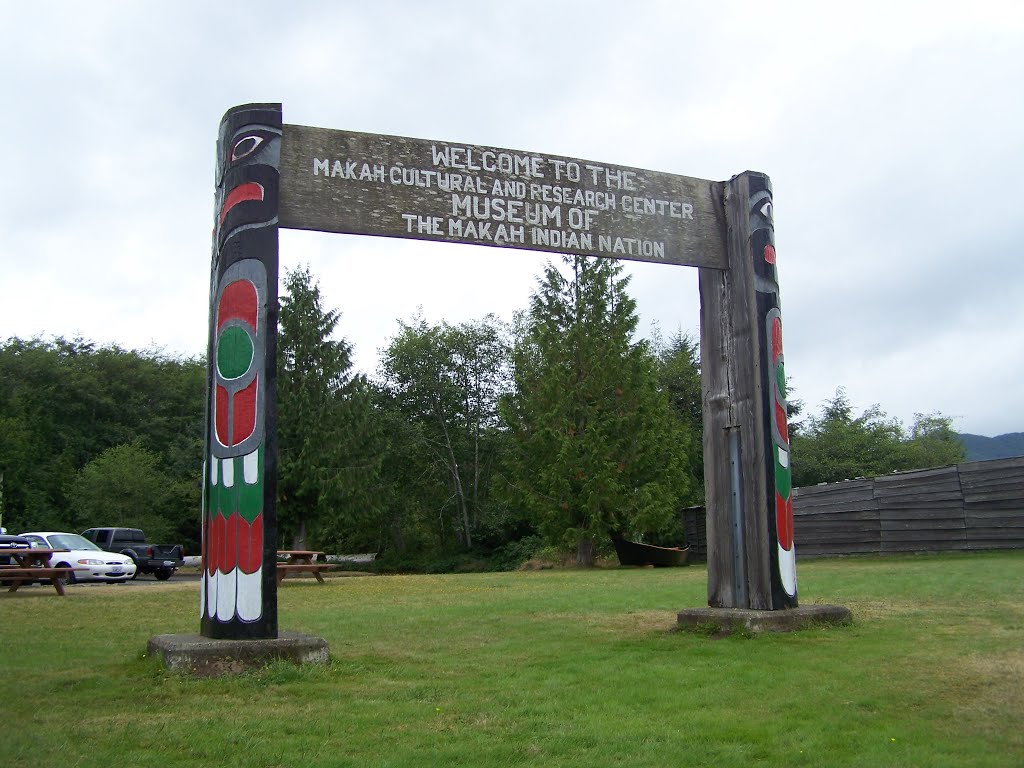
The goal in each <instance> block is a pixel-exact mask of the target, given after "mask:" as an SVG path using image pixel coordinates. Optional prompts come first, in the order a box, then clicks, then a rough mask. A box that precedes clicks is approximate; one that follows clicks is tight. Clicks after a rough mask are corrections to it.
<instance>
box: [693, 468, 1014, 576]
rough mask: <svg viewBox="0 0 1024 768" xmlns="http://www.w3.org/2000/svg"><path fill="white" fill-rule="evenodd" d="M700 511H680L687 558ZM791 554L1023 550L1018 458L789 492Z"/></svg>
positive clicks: (696, 538)
mask: <svg viewBox="0 0 1024 768" xmlns="http://www.w3.org/2000/svg"><path fill="white" fill-rule="evenodd" d="M703 515H704V510H703V508H701V507H693V508H691V509H687V510H684V511H683V523H684V526H685V529H686V534H687V540H688V541H689V542H690V549H691V552H690V554H691V559H693V560H703V559H705V558H706V556H707V540H706V535H705V529H704V520H703ZM793 517H794V522H793V529H794V533H795V540H796V551H797V556H808V555H810V556H821V555H851V554H872V553H873V554H888V553H892V552H940V551H968V550H976V549H1022V548H1024V456H1018V457H1016V458H1011V459H994V460H992V461H974V462H968V463H964V464H957V465H953V466H949V467H938V468H935V469H920V470H915V471H912V472H898V473H894V474H891V475H884V476H882V477H875V478H870V479H858V480H846V481H844V482H841V483H828V484H825V485H818V486H813V487H810V488H797V489H796V490H795V491H794V493H793Z"/></svg>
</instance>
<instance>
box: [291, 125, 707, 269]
mask: <svg viewBox="0 0 1024 768" xmlns="http://www.w3.org/2000/svg"><path fill="white" fill-rule="evenodd" d="M722 186H723V185H722V183H721V182H714V181H706V180H704V179H695V178H691V177H688V176H679V175H675V174H669V173H660V172H657V171H648V170H643V169H639V168H630V167H626V166H620V165H611V164H607V163H598V162H594V161H589V160H579V159H576V158H569V157H562V156H558V155H546V154H541V153H537V152H525V151H522V150H511V149H501V148H498V147H486V146H480V145H475V144H455V143H452V142H446V141H431V140H425V139H412V138H405V137H401V136H385V135H379V134H367V133H356V132H351V131H338V130H331V129H327V128H313V127H308V126H300V125H285V126H284V136H283V140H282V145H281V207H280V223H281V226H282V227H287V228H292V229H310V230H319V231H323V232H339V233H347V234H360V235H377V236H382V237H400V238H410V239H416V240H435V241H445V242H452V243H469V244H475V245H489V246H495V247H500V248H521V249H526V250H537V251H547V252H552V253H575V254H581V255H587V256H606V257H613V258H621V259H627V260H634V261H650V262H659V263H665V264H682V265H690V266H701V267H717V268H723V267H724V266H725V263H726V257H725V245H724V242H723V237H722V233H723V218H722V217H723V212H722V209H721V205H720V200H721V195H722Z"/></svg>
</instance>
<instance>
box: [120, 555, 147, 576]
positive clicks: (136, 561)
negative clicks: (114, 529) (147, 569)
mask: <svg viewBox="0 0 1024 768" xmlns="http://www.w3.org/2000/svg"><path fill="white" fill-rule="evenodd" d="M121 554H122V555H127V556H128V557H130V558H131V559H132V562H133V563H135V573H133V574H132V579H133V580H134V579H135V577H136V576H138V575H139V574H140V573H142V568H140V567H139V561H138V560H136V559H135V555H133V554H132V553H131V552H122V553H121Z"/></svg>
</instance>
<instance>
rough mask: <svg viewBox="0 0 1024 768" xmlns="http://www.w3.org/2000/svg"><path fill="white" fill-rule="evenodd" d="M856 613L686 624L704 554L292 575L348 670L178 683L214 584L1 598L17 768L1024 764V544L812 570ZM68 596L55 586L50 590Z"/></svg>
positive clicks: (297, 612)
mask: <svg viewBox="0 0 1024 768" xmlns="http://www.w3.org/2000/svg"><path fill="white" fill-rule="evenodd" d="M799 577H800V599H801V602H802V603H804V604H811V603H838V604H841V605H846V606H847V607H849V608H850V609H851V610H852V611H853V613H854V623H853V625H852V626H847V627H841V628H832V629H827V630H821V629H815V630H807V631H803V632H797V633H793V634H786V635H761V636H756V637H743V636H736V635H734V636H730V637H726V638H723V639H711V638H708V637H703V636H699V635H690V634H685V633H680V632H672V631H670V630H671V629H672V628H673V627H674V624H675V614H676V612H677V611H678V610H679V609H681V608H684V607H696V606H701V605H704V604H705V603H706V580H707V573H706V570H705V569H704V568H703V567H699V566H698V567H690V568H681V569H667V570H651V569H636V570H633V569H621V570H620V569H607V570H596V571H576V570H565V571H541V572H528V573H527V572H523V573H501V574H471V575H450V576H379V577H370V578H336V579H329V580H328V582H327V584H326V585H319V584H316V582H313V581H306V580H293V581H285V583H284V584H283V585H282V587H281V589H280V593H279V613H280V625H281V629H287V630H297V631H302V632H307V633H310V634H314V635H319V636H322V637H325V638H326V639H327V641H328V642H329V643H330V647H331V662H330V663H329V664H328V665H325V666H321V667H307V668H302V669H299V668H296V667H293V666H290V665H287V664H275V665H272V666H270V667H268V668H266V669H264V670H262V671H260V672H256V673H251V674H247V675H243V676H240V677H234V678H222V679H215V680H198V679H192V678H189V677H185V676H182V675H176V674H169V673H167V672H165V671H164V670H163V669H162V667H161V666H160V665H159V664H158V663H156V662H155V661H154V660H153V659H148V658H145V656H144V651H145V647H146V641H147V640H148V638H149V637H150V636H151V635H155V634H163V633H194V632H198V629H199V608H198V602H199V600H198V586H197V584H196V583H195V582H191V583H175V581H174V580H172V581H171V582H169V583H168V584H166V585H154V586H148V587H146V588H137V589H136V588H130V587H124V586H109V587H108V586H103V587H86V586H82V587H74V588H72V589H69V590H68V596H67V597H66V598H64V599H60V598H57V597H55V596H53V594H52V590H51V589H50V587H49V586H47V587H46V588H45V589H44V588H43V587H32V588H23V589H22V590H21V591H19V592H18V593H16V594H14V595H6V594H3V595H0V670H2V673H3V680H4V682H3V684H2V686H3V695H2V701H0V729H2V733H0V764H3V765H16V764H27V763H29V762H30V761H31V762H32V763H34V764H40V765H44V764H45V765H51V766H106V767H108V768H109V767H112V766H113V767H120V766H132V768H144V767H146V766H154V768H155V767H157V766H159V768H172V767H173V766H179V765H180V766H190V767H191V768H198V767H200V766H217V767H218V768H220V767H221V766H235V765H238V766H253V767H257V766H287V767H289V768H291V767H292V766H296V767H298V766H302V767H305V766H360V767H363V766H428V767H429V766H515V765H537V766H620V765H622V766H631V767H632V766H682V765H685V766H698V765H709V766H710V765H713V766H750V765H771V766H787V767H788V766H857V768H862V767H863V766H922V767H924V766H929V767H930V766H1020V765H1024V552H1009V553H985V554H971V555H957V554H947V555H942V556H927V557H925V556H921V557H898V558H897V557H889V558H884V559H879V558H849V559H836V560H818V561H806V562H801V563H800V568H799ZM47 592H49V593H50V594H47Z"/></svg>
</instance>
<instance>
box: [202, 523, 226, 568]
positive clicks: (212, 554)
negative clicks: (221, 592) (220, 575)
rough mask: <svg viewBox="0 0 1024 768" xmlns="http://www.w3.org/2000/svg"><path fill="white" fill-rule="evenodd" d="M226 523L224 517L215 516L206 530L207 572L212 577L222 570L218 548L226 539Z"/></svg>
mask: <svg viewBox="0 0 1024 768" xmlns="http://www.w3.org/2000/svg"><path fill="white" fill-rule="evenodd" d="M224 523H225V520H224V516H223V515H216V514H215V515H214V516H213V518H212V519H211V520H210V522H209V524H208V525H207V529H206V530H207V532H208V535H207V538H206V542H207V544H206V571H207V573H209V574H210V575H211V576H212V575H213V574H214V573H216V572H217V570H218V569H219V568H220V553H219V552H218V551H217V546H218V544H219V542H221V541H222V540H223V539H224Z"/></svg>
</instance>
